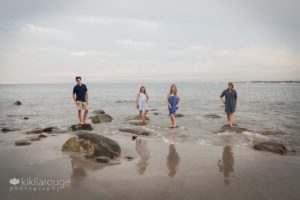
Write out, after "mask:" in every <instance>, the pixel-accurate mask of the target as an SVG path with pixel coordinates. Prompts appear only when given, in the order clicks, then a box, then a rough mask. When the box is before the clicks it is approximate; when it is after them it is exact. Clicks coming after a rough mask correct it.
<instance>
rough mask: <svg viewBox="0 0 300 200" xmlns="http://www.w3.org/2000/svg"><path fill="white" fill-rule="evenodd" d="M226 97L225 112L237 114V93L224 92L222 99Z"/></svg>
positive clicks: (232, 91) (233, 91)
mask: <svg viewBox="0 0 300 200" xmlns="http://www.w3.org/2000/svg"><path fill="white" fill-rule="evenodd" d="M224 96H225V112H226V113H234V112H235V104H236V100H237V93H236V91H235V90H234V89H232V90H231V92H230V91H229V90H228V89H226V90H224V91H223V92H222V94H221V96H220V97H224Z"/></svg>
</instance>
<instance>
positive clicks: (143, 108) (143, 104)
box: [139, 92, 148, 112]
mask: <svg viewBox="0 0 300 200" xmlns="http://www.w3.org/2000/svg"><path fill="white" fill-rule="evenodd" d="M139 96H140V97H139V110H140V111H141V112H146V111H147V110H148V106H147V97H146V95H145V94H144V93H142V92H140V95H139Z"/></svg>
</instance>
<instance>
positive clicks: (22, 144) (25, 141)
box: [15, 140, 31, 146]
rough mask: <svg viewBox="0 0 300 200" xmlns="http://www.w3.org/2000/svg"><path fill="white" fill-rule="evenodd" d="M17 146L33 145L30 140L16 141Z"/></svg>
mask: <svg viewBox="0 0 300 200" xmlns="http://www.w3.org/2000/svg"><path fill="white" fill-rule="evenodd" d="M15 145H16V146H26V145H31V142H29V141H28V140H17V141H15Z"/></svg>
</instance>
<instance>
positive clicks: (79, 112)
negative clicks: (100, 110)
mask: <svg viewBox="0 0 300 200" xmlns="http://www.w3.org/2000/svg"><path fill="white" fill-rule="evenodd" d="M78 118H79V124H82V119H81V110H78Z"/></svg>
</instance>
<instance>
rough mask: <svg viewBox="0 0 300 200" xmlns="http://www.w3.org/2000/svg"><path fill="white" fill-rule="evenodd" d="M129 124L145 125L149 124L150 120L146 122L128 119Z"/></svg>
mask: <svg viewBox="0 0 300 200" xmlns="http://www.w3.org/2000/svg"><path fill="white" fill-rule="evenodd" d="M128 122H129V124H131V125H135V126H144V125H147V124H148V121H146V122H141V121H140V120H130V121H128Z"/></svg>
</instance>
